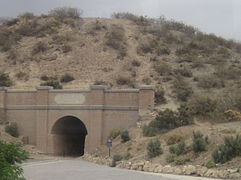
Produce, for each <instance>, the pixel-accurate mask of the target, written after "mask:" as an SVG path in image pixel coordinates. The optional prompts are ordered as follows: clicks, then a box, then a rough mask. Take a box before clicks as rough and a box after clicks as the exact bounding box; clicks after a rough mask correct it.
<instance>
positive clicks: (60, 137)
mask: <svg viewBox="0 0 241 180" xmlns="http://www.w3.org/2000/svg"><path fill="white" fill-rule="evenodd" d="M51 134H52V137H53V145H54V154H55V155H60V156H82V155H84V148H85V137H86V135H87V129H86V127H85V125H84V123H83V122H82V121H81V120H80V119H78V118H76V117H74V116H65V117H62V118H60V119H59V120H58V121H57V122H56V123H55V124H54V126H53V128H52V131H51Z"/></svg>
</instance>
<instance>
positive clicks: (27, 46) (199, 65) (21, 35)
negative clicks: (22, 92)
mask: <svg viewBox="0 0 241 180" xmlns="http://www.w3.org/2000/svg"><path fill="white" fill-rule="evenodd" d="M72 10H73V9H72ZM240 56H241V44H239V43H236V42H234V41H232V40H225V39H223V38H221V37H217V36H215V35H213V34H205V33H202V32H200V31H199V30H198V29H196V28H194V27H192V26H188V25H185V24H183V23H181V22H176V21H173V20H172V21H170V20H166V19H165V18H163V17H161V18H160V19H151V18H146V17H142V16H141V17H139V16H135V15H133V14H129V13H116V14H114V15H113V18H111V19H103V18H80V17H79V14H78V12H71V11H69V12H68V9H61V8H60V9H55V10H53V11H51V12H50V13H49V14H47V15H41V16H34V15H33V14H31V13H25V14H22V15H20V16H19V17H17V18H14V19H9V20H5V21H3V22H2V24H1V25H0V71H1V74H0V86H9V87H10V88H15V89H29V88H35V87H36V86H39V85H52V86H54V87H55V88H67V89H70V88H71V89H74V88H88V87H89V85H91V84H103V85H106V86H107V87H110V88H133V87H138V86H139V85H143V84H147V85H149V84H151V85H155V86H160V88H159V91H161V92H160V93H161V94H162V93H164V94H165V95H164V98H165V99H166V102H167V104H166V105H163V106H162V107H163V108H165V107H170V108H176V107H177V105H178V104H179V102H182V101H187V100H188V99H189V98H190V97H191V96H192V95H193V94H197V93H198V94H208V95H210V94H213V95H214V96H226V94H227V93H228V92H231V91H232V92H233V91H236V90H238V89H239V88H240V86H241V81H240V75H241V64H240V61H241V58H240ZM157 101H158V100H157ZM161 101H162V100H161ZM162 102H164V101H162Z"/></svg>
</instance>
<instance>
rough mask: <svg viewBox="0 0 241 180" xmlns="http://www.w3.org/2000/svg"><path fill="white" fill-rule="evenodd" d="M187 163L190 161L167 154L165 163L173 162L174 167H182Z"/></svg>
mask: <svg viewBox="0 0 241 180" xmlns="http://www.w3.org/2000/svg"><path fill="white" fill-rule="evenodd" d="M189 161H190V159H189V158H187V157H182V156H177V155H175V154H168V155H167V156H166V162H168V163H172V162H174V163H175V165H183V164H185V163H186V162H189Z"/></svg>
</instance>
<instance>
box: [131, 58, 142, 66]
mask: <svg viewBox="0 0 241 180" xmlns="http://www.w3.org/2000/svg"><path fill="white" fill-rule="evenodd" d="M131 64H132V66H136V67H139V66H140V65H141V63H140V61H137V60H133V61H132V62H131Z"/></svg>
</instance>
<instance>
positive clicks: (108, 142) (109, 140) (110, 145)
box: [106, 139, 112, 157]
mask: <svg viewBox="0 0 241 180" xmlns="http://www.w3.org/2000/svg"><path fill="white" fill-rule="evenodd" d="M106 145H107V147H108V148H109V157H110V149H111V147H112V139H108V140H107V143H106Z"/></svg>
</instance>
